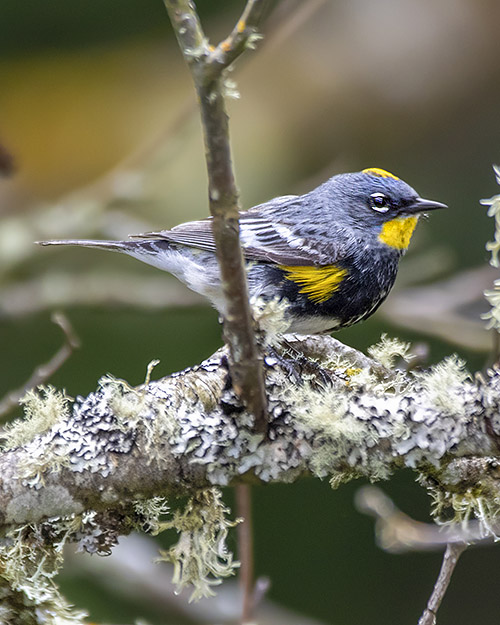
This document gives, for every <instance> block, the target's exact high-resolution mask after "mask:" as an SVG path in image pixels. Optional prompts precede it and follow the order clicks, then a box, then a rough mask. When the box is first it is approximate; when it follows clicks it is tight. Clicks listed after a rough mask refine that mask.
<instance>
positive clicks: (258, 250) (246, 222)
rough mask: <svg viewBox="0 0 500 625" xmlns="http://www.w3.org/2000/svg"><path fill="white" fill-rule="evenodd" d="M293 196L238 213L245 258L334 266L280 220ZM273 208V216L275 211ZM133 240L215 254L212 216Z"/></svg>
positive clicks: (294, 264)
mask: <svg viewBox="0 0 500 625" xmlns="http://www.w3.org/2000/svg"><path fill="white" fill-rule="evenodd" d="M296 199H297V196H295V195H287V196H283V197H279V198H275V199H274V200H271V201H270V202H266V203H265V204H261V205H259V206H255V207H254V208H251V209H250V210H248V211H245V212H242V213H241V214H240V220H239V223H240V240H241V245H242V248H243V253H244V255H245V258H247V259H248V260H256V261H261V262H269V263H277V264H279V265H293V266H298V265H322V264H325V263H328V264H330V263H333V262H335V260H336V258H334V257H333V256H337V254H335V253H333V256H332V252H333V250H332V249H331V247H330V249H329V250H328V255H324V254H323V253H321V252H320V251H319V250H318V249H317V248H316V247H314V246H312V245H309V244H308V243H309V242H308V241H307V240H306V239H304V238H303V237H301V236H299V235H297V233H296V232H294V229H293V226H292V225H290V224H286V223H284V222H283V221H280V220H279V213H280V211H282V210H283V209H284V208H285V207H286V206H287V205H289V204H292V203H294V201H295V200H296ZM275 209H276V213H274V210H275ZM132 238H134V239H163V240H166V241H170V242H172V243H179V244H181V245H188V246H191V247H195V248H198V249H201V250H208V251H212V252H215V241H214V237H213V233H212V217H208V218H206V219H202V220H199V221H189V222H186V223H183V224H179V225H178V226H175V227H174V228H172V229H171V230H160V231H158V232H147V233H145V234H138V235H132Z"/></svg>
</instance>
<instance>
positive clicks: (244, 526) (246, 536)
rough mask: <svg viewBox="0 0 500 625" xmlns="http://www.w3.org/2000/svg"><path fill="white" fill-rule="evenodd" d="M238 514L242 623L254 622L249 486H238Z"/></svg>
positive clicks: (243, 624) (236, 490)
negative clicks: (239, 519)
mask: <svg viewBox="0 0 500 625" xmlns="http://www.w3.org/2000/svg"><path fill="white" fill-rule="evenodd" d="M235 492H236V512H237V514H238V517H241V518H243V522H242V523H240V524H239V525H238V558H239V560H240V562H241V566H240V575H239V576H240V587H241V592H242V596H243V601H242V610H241V623H242V625H245V623H250V622H252V619H253V611H254V563H253V558H254V556H253V528H252V495H251V491H250V486H249V485H248V484H239V485H238V486H236V489H235Z"/></svg>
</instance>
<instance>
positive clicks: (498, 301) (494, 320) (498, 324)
mask: <svg viewBox="0 0 500 625" xmlns="http://www.w3.org/2000/svg"><path fill="white" fill-rule="evenodd" d="M493 169H494V171H495V176H496V180H497V183H498V184H500V167H498V166H497V165H495V166H494V167H493ZM481 204H483V205H485V206H488V207H489V208H488V216H489V217H493V218H494V219H495V238H494V240H493V241H488V243H487V244H486V250H487V251H488V252H491V258H490V265H492V267H497V268H498V267H500V259H499V254H500V194H499V195H495V196H493V197H492V198H489V199H487V200H481ZM484 296H485V298H486V300H487V301H488V303H489V304H490V305H491V309H490V311H489V312H487V313H485V314H484V315H482V318H483V319H485V320H487V322H488V324H487V327H488V328H494V329H495V330H497V331H500V280H495V282H494V283H493V289H488V290H486V291H485V292H484Z"/></svg>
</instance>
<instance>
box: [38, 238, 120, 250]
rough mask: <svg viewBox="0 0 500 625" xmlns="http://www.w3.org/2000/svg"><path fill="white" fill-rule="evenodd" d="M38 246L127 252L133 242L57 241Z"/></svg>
mask: <svg viewBox="0 0 500 625" xmlns="http://www.w3.org/2000/svg"><path fill="white" fill-rule="evenodd" d="M36 243H37V245H74V246H79V247H94V248H97V249H101V250H110V251H114V252H126V251H127V250H128V247H129V246H130V244H131V243H132V241H93V240H86V239H56V240H53V241H36Z"/></svg>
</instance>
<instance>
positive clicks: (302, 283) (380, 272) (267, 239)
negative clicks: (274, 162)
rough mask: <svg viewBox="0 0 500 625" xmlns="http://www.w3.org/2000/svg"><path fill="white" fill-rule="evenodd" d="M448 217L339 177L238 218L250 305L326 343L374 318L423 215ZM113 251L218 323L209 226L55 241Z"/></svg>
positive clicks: (370, 181)
mask: <svg viewBox="0 0 500 625" xmlns="http://www.w3.org/2000/svg"><path fill="white" fill-rule="evenodd" d="M440 208H447V206H446V204H443V203H441V202H436V201H433V200H427V199H424V198H422V197H420V196H419V194H418V193H417V192H416V191H415V190H414V189H413V188H412V187H411V186H410V185H408V184H407V183H406V182H404V181H403V180H401V179H400V178H398V177H397V176H396V175H394V174H391V173H390V172H388V171H386V170H384V169H381V168H377V167H370V168H368V169H363V170H362V171H359V172H355V173H342V174H337V175H335V176H333V177H332V178H330V179H329V180H327V181H326V182H324V183H323V184H320V185H319V186H318V187H316V188H314V189H313V190H312V191H309V192H308V193H305V194H304V195H285V196H281V197H276V198H274V199H272V200H270V201H268V202H265V203H263V204H259V205H257V206H254V207H253V208H250V209H248V210H246V211H242V212H241V213H240V215H239V228H240V242H241V246H242V250H243V255H244V262H245V268H246V274H247V283H248V291H249V296H250V298H251V299H253V298H262V299H263V301H270V300H273V299H277V300H279V301H283V302H285V325H286V330H285V331H286V332H292V333H297V334H322V333H325V332H332V331H336V330H339V329H341V328H345V327H347V326H350V325H352V324H354V323H357V322H359V321H362V320H364V319H366V318H367V317H369V316H370V315H372V314H373V313H374V312H375V311H376V310H377V308H378V307H379V306H380V304H382V302H383V301H384V300H385V298H386V297H387V295H388V294H389V291H390V290H391V288H392V287H393V285H394V281H395V279H396V274H397V270H398V264H399V260H400V258H401V257H402V256H403V255H404V254H405V252H406V250H407V249H408V246H409V243H410V239H411V237H412V234H413V232H414V230H415V227H416V225H417V222H418V219H419V217H420V216H421V215H422V214H425V213H427V212H428V211H433V210H435V209H440ZM38 243H39V244H41V245H76V246H83V247H90V248H98V249H102V250H109V251H116V252H121V253H124V254H127V255H129V256H132V257H134V258H136V259H138V260H141V261H143V262H145V263H147V264H149V265H153V266H154V267H157V268H159V269H162V270H164V271H167V272H169V273H171V274H173V275H174V276H176V277H177V278H178V279H179V280H180V281H181V282H183V283H184V284H186V286H188V287H189V288H190V289H192V290H193V291H196V292H198V293H200V294H201V295H203V296H205V297H206V298H208V299H209V300H210V301H211V303H212V304H213V306H214V307H215V308H216V309H217V310H218V311H219V313H220V314H221V315H222V316H223V317H224V316H225V313H226V304H225V297H224V293H223V290H222V284H221V278H220V272H219V266H218V262H217V259H216V255H215V240H214V236H213V233H212V217H207V218H205V219H202V220H198V221H190V222H187V223H183V224H180V225H178V226H175V227H173V228H172V229H170V230H160V231H157V232H148V233H145V234H137V235H130V237H129V239H128V240H124V241H99V240H52V241H38Z"/></svg>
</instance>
